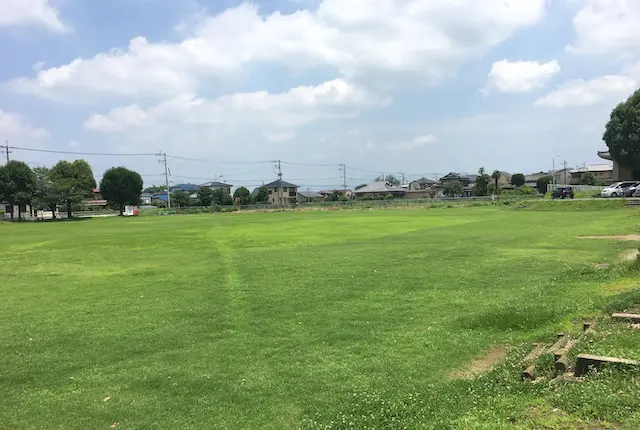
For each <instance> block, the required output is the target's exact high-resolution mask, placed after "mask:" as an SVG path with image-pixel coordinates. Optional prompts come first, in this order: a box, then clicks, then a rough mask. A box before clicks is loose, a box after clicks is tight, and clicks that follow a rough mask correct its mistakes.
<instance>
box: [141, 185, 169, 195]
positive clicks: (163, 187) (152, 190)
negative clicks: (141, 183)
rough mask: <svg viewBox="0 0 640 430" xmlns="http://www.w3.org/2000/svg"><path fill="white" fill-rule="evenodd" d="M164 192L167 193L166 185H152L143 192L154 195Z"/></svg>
mask: <svg viewBox="0 0 640 430" xmlns="http://www.w3.org/2000/svg"><path fill="white" fill-rule="evenodd" d="M164 191H167V186H166V185H152V186H150V187H147V188H145V189H144V191H143V192H145V193H149V194H154V193H162V192H164Z"/></svg>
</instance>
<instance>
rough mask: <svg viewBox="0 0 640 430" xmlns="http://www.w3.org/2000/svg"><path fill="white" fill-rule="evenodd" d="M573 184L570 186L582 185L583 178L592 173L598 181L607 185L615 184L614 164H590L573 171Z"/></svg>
mask: <svg viewBox="0 0 640 430" xmlns="http://www.w3.org/2000/svg"><path fill="white" fill-rule="evenodd" d="M570 173H571V182H570V185H580V182H581V180H582V176H583V175H584V174H586V173H591V174H592V175H593V177H594V178H595V180H596V181H599V182H603V183H606V184H611V183H613V164H611V163H607V164H589V165H586V166H582V167H579V168H577V169H573V170H571V172H570Z"/></svg>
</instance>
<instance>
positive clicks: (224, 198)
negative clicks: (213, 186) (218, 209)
mask: <svg viewBox="0 0 640 430" xmlns="http://www.w3.org/2000/svg"><path fill="white" fill-rule="evenodd" d="M213 202H214V203H215V204H217V205H221V206H230V205H232V204H233V199H232V198H231V195H229V194H227V193H226V192H224V191H223V190H222V189H221V188H218V189H217V190H215V191H214V192H213Z"/></svg>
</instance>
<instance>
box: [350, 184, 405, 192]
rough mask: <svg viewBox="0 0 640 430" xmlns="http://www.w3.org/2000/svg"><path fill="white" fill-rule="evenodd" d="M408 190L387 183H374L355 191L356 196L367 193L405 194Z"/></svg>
mask: <svg viewBox="0 0 640 430" xmlns="http://www.w3.org/2000/svg"><path fill="white" fill-rule="evenodd" d="M405 191H406V190H405V189H404V188H402V187H397V186H395V185H391V184H389V183H388V182H386V181H378V182H373V183H371V184H369V185H367V186H366V187H363V188H360V189H359V190H355V191H354V193H355V194H365V193H404V192H405Z"/></svg>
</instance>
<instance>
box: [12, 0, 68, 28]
mask: <svg viewBox="0 0 640 430" xmlns="http://www.w3.org/2000/svg"><path fill="white" fill-rule="evenodd" d="M18 25H38V26H42V27H45V28H48V29H49V30H53V31H60V32H64V31H69V30H70V29H69V27H67V26H66V25H65V24H64V23H63V22H62V21H61V20H60V17H59V12H58V10H57V9H56V8H55V7H53V6H51V5H50V4H49V0H2V5H0V27H9V26H18Z"/></svg>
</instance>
